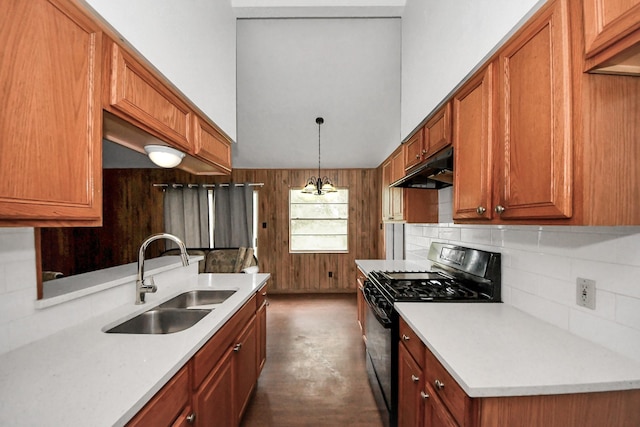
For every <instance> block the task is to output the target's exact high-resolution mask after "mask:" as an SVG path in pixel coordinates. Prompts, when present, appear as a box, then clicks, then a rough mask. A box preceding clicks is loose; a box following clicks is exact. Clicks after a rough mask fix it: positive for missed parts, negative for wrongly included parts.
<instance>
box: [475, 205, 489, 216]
mask: <svg viewBox="0 0 640 427" xmlns="http://www.w3.org/2000/svg"><path fill="white" fill-rule="evenodd" d="M486 211H487V208H485V207H484V206H478V207H477V208H476V213H477V214H478V215H482V214H483V213H485V212H486Z"/></svg>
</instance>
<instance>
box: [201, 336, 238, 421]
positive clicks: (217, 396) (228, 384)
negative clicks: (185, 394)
mask: <svg viewBox="0 0 640 427" xmlns="http://www.w3.org/2000/svg"><path fill="white" fill-rule="evenodd" d="M232 364H233V349H232V348H231V347H230V348H228V350H227V352H226V353H225V354H224V356H223V357H222V358H221V359H220V362H218V364H217V365H216V366H215V367H214V369H213V370H212V371H211V373H210V374H209V375H208V376H207V378H205V380H204V381H203V382H202V385H201V386H200V388H199V389H198V390H197V391H196V392H195V393H194V395H193V409H194V412H195V415H196V417H195V426H202V427H233V426H236V425H237V422H236V416H235V410H234V406H233V405H234V399H233V370H232Z"/></svg>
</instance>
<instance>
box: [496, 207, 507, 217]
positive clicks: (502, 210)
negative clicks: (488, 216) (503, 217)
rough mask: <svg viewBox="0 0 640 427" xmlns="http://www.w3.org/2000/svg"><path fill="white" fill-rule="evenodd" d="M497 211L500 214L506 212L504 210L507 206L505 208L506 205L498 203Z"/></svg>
mask: <svg viewBox="0 0 640 427" xmlns="http://www.w3.org/2000/svg"><path fill="white" fill-rule="evenodd" d="M495 211H496V213H497V214H498V215H500V214H501V213H502V212H504V211H505V208H504V206H502V205H498V206H496V208H495Z"/></svg>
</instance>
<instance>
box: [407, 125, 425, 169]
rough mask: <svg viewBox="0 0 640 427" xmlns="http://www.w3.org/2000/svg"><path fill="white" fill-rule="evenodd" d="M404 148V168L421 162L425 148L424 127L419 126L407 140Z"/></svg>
mask: <svg viewBox="0 0 640 427" xmlns="http://www.w3.org/2000/svg"><path fill="white" fill-rule="evenodd" d="M404 145H405V148H404V154H405V157H404V165H405V168H406V170H409V169H411V168H412V167H414V166H415V165H418V164H420V163H422V161H423V160H424V159H425V157H424V155H425V154H427V150H426V149H425V145H424V127H422V128H420V130H418V131H417V132H416V133H415V134H413V136H412V137H411V138H409V140H408V141H407V142H405V144H404Z"/></svg>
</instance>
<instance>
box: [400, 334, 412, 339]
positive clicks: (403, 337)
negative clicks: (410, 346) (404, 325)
mask: <svg viewBox="0 0 640 427" xmlns="http://www.w3.org/2000/svg"><path fill="white" fill-rule="evenodd" d="M402 339H403V340H405V341H409V340H410V339H411V338H409V337H408V336H406V335H405V334H402Z"/></svg>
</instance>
